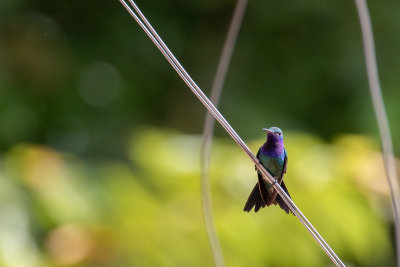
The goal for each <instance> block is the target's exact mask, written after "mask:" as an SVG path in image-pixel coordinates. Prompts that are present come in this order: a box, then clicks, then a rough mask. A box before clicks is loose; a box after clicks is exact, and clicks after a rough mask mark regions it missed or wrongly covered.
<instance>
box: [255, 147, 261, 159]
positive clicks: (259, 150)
mask: <svg viewBox="0 0 400 267" xmlns="http://www.w3.org/2000/svg"><path fill="white" fill-rule="evenodd" d="M260 153H261V147H260V148H259V149H258V152H257V155H256V157H257V158H258V159H260V158H259V157H260Z"/></svg>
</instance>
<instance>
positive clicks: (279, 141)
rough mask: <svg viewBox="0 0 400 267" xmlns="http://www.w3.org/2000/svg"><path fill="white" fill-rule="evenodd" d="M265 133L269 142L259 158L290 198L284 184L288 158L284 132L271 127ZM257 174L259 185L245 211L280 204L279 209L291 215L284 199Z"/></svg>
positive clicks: (258, 153)
mask: <svg viewBox="0 0 400 267" xmlns="http://www.w3.org/2000/svg"><path fill="white" fill-rule="evenodd" d="M263 131H265V132H267V133H268V135H267V141H265V143H264V144H263V145H262V146H261V147H260V149H259V150H258V152H257V158H258V160H259V161H260V162H261V164H262V165H263V166H264V167H265V169H267V171H268V172H269V173H270V174H271V175H272V176H273V177H274V178H275V179H276V181H277V182H278V183H279V184H280V185H281V187H282V189H283V190H285V192H286V194H287V195H288V196H289V197H290V194H289V192H288V190H287V188H286V185H285V183H284V182H283V175H284V174H285V173H286V166H287V161H288V157H287V153H286V149H285V148H284V146H283V133H282V130H281V129H279V128H278V127H271V128H269V129H265V128H264V129H263ZM256 170H257V169H256ZM257 174H258V183H257V184H256V186H255V187H254V189H253V191H251V193H250V196H249V199H248V200H247V202H246V205H245V206H244V211H247V212H249V211H251V209H252V208H253V207H254V211H255V212H257V211H258V210H259V209H260V208H264V207H265V206H269V205H271V204H274V205H276V204H278V205H279V207H281V208H282V209H283V210H284V211H285V212H286V213H287V214H289V212H291V210H290V209H289V207H288V206H287V205H286V203H285V202H284V201H283V199H282V197H281V196H280V195H279V194H278V192H276V190H275V189H274V188H273V186H272V185H271V184H269V183H267V182H265V181H264V180H263V178H262V175H261V173H260V172H257Z"/></svg>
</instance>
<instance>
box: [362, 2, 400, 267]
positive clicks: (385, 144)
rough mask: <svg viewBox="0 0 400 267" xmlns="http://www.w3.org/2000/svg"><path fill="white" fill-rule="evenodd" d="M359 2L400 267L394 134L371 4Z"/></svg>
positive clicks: (397, 185) (397, 186) (399, 195)
mask: <svg viewBox="0 0 400 267" xmlns="http://www.w3.org/2000/svg"><path fill="white" fill-rule="evenodd" d="M355 2H356V6H357V12H358V15H359V18H360V26H361V32H362V38H363V44H364V54H365V62H366V67H367V76H368V83H369V88H370V92H371V98H372V103H373V106H374V111H375V116H376V120H377V122H378V128H379V132H380V136H381V143H382V150H383V162H384V165H385V171H386V178H387V182H388V184H389V188H390V197H391V200H392V207H393V213H394V222H395V228H396V229H395V232H396V233H395V234H396V244H397V250H396V254H397V266H399V267H400V217H399V216H400V206H399V205H400V192H399V189H400V187H399V180H398V176H397V171H396V164H395V157H394V154H393V143H392V137H391V134H390V127H389V120H388V118H387V114H386V110H385V103H384V102H383V97H382V89H381V85H380V82H379V74H378V66H377V64H376V55H375V45H374V35H373V32H372V25H371V18H370V16H369V11H368V5H367V2H366V1H365V0H355Z"/></svg>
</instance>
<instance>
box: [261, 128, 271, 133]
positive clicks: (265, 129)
mask: <svg viewBox="0 0 400 267" xmlns="http://www.w3.org/2000/svg"><path fill="white" fill-rule="evenodd" d="M262 130H263V131H264V132H267V133H272V131H271V130H270V129H267V128H262Z"/></svg>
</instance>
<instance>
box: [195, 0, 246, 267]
mask: <svg viewBox="0 0 400 267" xmlns="http://www.w3.org/2000/svg"><path fill="white" fill-rule="evenodd" d="M247 2H248V1H247V0H238V1H237V2H236V6H235V10H234V12H233V16H232V20H231V23H230V26H229V30H228V34H227V37H226V40H225V42H224V46H223V49H222V53H221V57H220V59H219V62H218V67H217V71H216V73H215V77H214V82H213V85H212V89H211V97H210V100H211V102H212V103H213V104H214V105H215V106H216V107H218V102H219V99H220V96H221V92H222V88H223V86H224V82H225V78H226V73H227V71H228V67H229V63H230V61H231V58H232V53H233V49H234V47H235V44H236V40H237V36H238V34H239V31H240V27H241V25H242V21H243V16H244V13H245V11H246V7H247ZM214 126H215V119H214V117H213V116H211V114H210V113H209V112H206V118H205V122H204V130H203V143H202V146H201V153H200V154H201V155H200V158H201V191H202V200H203V214H204V223H205V225H206V230H207V235H208V241H209V243H210V247H211V251H212V253H213V257H214V263H215V266H217V267H223V266H225V262H224V256H223V253H222V249H221V245H220V242H219V240H218V235H217V231H216V227H215V223H214V216H213V213H212V200H211V189H210V188H211V186H210V156H211V147H212V140H213V133H214Z"/></svg>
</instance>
